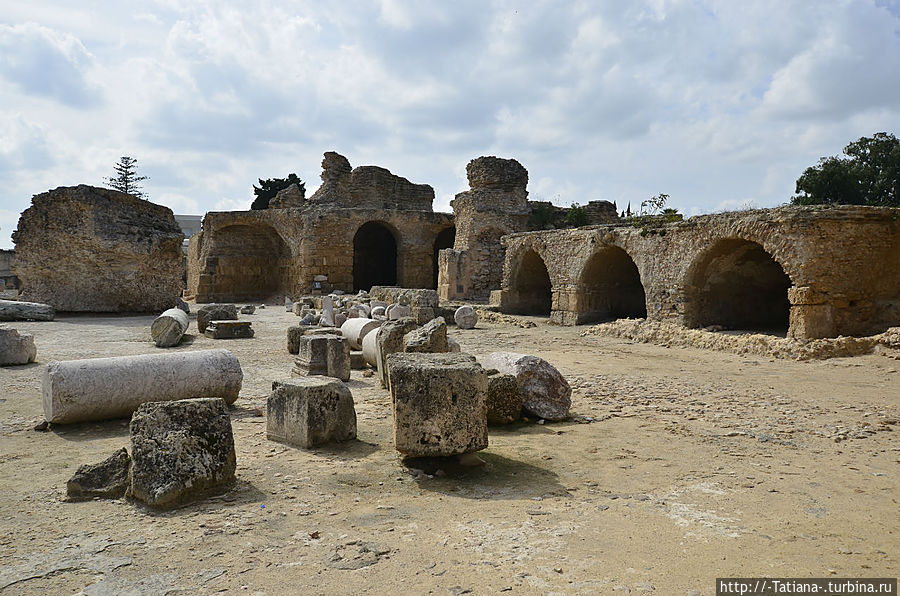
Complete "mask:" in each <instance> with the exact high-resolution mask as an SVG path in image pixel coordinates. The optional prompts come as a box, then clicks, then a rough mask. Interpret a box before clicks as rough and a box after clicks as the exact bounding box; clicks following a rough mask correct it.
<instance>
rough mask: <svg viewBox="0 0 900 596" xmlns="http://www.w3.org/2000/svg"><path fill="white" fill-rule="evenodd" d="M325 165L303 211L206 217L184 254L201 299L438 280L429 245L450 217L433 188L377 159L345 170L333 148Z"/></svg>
mask: <svg viewBox="0 0 900 596" xmlns="http://www.w3.org/2000/svg"><path fill="white" fill-rule="evenodd" d="M322 166H323V173H322V181H323V183H322V186H321V187H320V188H319V190H317V191H316V193H314V194H313V196H312V197H310V198H309V200H307V201H306V203H305V204H304V205H303V207H301V208H281V209H264V210H260V211H236V212H225V213H215V212H213V213H208V214H207V215H206V217H205V218H204V224H203V231H202V233H201V234H199V235H197V236H195V237H194V238H192V239H191V245H190V248H189V251H188V289H189V291H190V292H191V293H192V294H194V296H195V297H196V300H197V302H215V301H238V300H252V299H265V298H269V297H271V296H274V295H288V296H299V295H302V294H310V293H322V292H328V291H330V290H333V289H336V290H343V291H347V292H350V291H354V290H358V289H369V287H370V286H371V285H400V286H403V287H407V288H429V287H430V288H433V287H434V285H435V277H436V269H435V268H436V250H435V242H436V241H437V240H438V237H439V235H440V234H441V232H443V231H445V230H448V229H452V227H453V217H452V216H451V215H449V214H443V213H434V212H432V210H431V209H432V201H433V198H434V191H433V190H432V189H431V187H429V186H427V185H423V184H412V183H410V182H409V181H407V180H406V179H405V178H401V177H399V176H394V175H393V174H391V173H390V172H388V171H387V170H385V169H383V168H376V167H374V166H366V167H362V168H356V169H354V170H351V169H350V164H349V162H347V160H346V158H344V157H343V156H341V155H338V154H337V153H333V152H329V153H326V154H325V159H324V160H323V162H322ZM385 206H387V207H385Z"/></svg>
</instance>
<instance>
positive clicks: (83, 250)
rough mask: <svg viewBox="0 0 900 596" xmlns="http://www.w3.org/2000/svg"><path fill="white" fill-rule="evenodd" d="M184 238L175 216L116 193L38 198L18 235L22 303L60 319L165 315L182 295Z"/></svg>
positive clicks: (62, 191)
mask: <svg viewBox="0 0 900 596" xmlns="http://www.w3.org/2000/svg"><path fill="white" fill-rule="evenodd" d="M183 238H184V235H183V234H182V232H181V228H180V227H179V226H178V224H177V223H176V221H175V217H174V216H173V214H172V211H171V210H170V209H169V208H167V207H163V206H161V205H156V204H154V203H151V202H149V201H144V200H141V199H138V198H136V197H133V196H131V195H128V194H125V193H121V192H118V191H115V190H110V189H107V188H97V187H93V186H86V185H80V186H69V187H65V186H63V187H59V188H57V189H55V190H51V191H48V192H45V193H42V194H39V195H35V196H34V198H32V200H31V207H29V208H28V209H26V210H25V211H24V212H23V213H22V216H21V218H20V219H19V225H18V229H17V230H16V231H15V232H14V233H13V242H15V244H16V261H15V265H14V272H15V273H16V275H18V277H19V279H20V282H21V286H22V293H21V297H22V299H23V300H29V301H33V302H44V303H47V304H50V305H51V306H53V307H54V308H55V309H56V310H58V311H80V312H160V311H163V310H166V309H167V308H171V307H172V306H174V305H175V300H176V298H178V297H179V296H180V295H181V290H182V271H183V269H182V248H181V243H182V239H183Z"/></svg>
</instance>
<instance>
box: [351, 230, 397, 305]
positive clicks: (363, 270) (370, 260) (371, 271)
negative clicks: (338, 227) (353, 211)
mask: <svg viewBox="0 0 900 596" xmlns="http://www.w3.org/2000/svg"><path fill="white" fill-rule="evenodd" d="M395 285H397V241H396V239H395V238H394V234H393V233H392V232H391V230H390V229H389V228H388V227H387V226H386V225H384V224H383V223H380V222H377V221H370V222H366V223H364V224H363V225H362V226H360V228H359V229H358V230H357V231H356V235H355V236H354V237H353V289H354V291H357V290H366V291H367V292H368V291H369V290H370V289H371V288H372V286H395Z"/></svg>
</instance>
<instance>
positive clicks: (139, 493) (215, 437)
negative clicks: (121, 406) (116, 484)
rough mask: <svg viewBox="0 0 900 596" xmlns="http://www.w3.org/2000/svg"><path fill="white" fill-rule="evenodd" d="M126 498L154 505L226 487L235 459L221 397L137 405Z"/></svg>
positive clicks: (231, 479)
mask: <svg viewBox="0 0 900 596" xmlns="http://www.w3.org/2000/svg"><path fill="white" fill-rule="evenodd" d="M130 430H131V457H132V462H133V463H132V468H131V487H130V488H129V491H128V492H129V496H131V497H134V498H136V499H139V500H141V501H143V502H144V503H146V504H147V505H150V506H151V507H158V508H171V507H177V506H178V505H181V504H184V503H187V502H190V501H193V500H196V499H200V498H203V497H206V496H208V495H211V494H216V493H219V492H223V491H225V490H227V489H228V488H229V487H230V486H231V485H232V484H233V483H234V471H235V467H236V463H237V458H236V455H235V450H234V435H233V434H232V432H231V417H230V416H229V415H228V408H227V406H226V405H225V400H222V399H218V398H212V399H185V400H180V401H173V402H153V403H147V404H144V405H142V406H141V407H140V408H138V410H137V411H136V412H135V413H134V416H132V417H131V425H130Z"/></svg>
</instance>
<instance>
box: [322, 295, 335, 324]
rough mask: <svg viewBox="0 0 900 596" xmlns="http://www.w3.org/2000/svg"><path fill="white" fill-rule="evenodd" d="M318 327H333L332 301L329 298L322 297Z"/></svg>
mask: <svg viewBox="0 0 900 596" xmlns="http://www.w3.org/2000/svg"><path fill="white" fill-rule="evenodd" d="M319 325H322V326H323V327H334V299H333V298H332V297H331V296H322V316H321V318H320V319H319Z"/></svg>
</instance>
